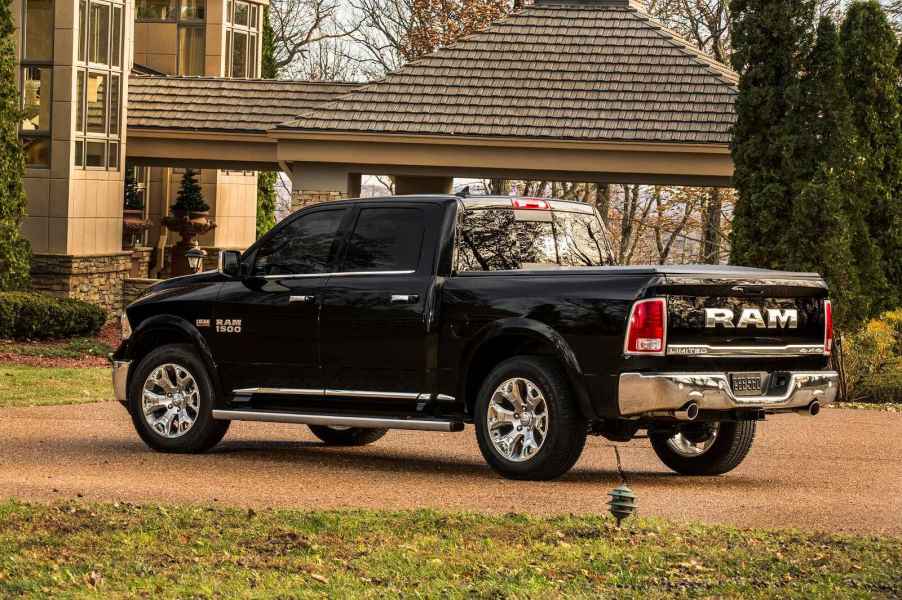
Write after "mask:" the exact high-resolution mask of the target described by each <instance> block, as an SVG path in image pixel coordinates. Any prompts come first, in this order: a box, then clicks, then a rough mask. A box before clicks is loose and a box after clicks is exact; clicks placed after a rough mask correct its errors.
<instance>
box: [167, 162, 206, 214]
mask: <svg viewBox="0 0 902 600" xmlns="http://www.w3.org/2000/svg"><path fill="white" fill-rule="evenodd" d="M172 208H173V209H174V210H187V211H189V212H206V211H208V210H210V206H209V205H208V204H207V203H206V202H204V194H203V189H202V188H201V187H200V184H199V183H198V182H197V171H195V170H194V169H185V174H184V175H182V183H181V185H180V186H179V193H178V195H177V196H176V197H175V204H173V205H172Z"/></svg>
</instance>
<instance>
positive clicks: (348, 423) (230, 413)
mask: <svg viewBox="0 0 902 600" xmlns="http://www.w3.org/2000/svg"><path fill="white" fill-rule="evenodd" d="M213 418H214V419H220V420H225V421H265V422H267V423H298V424H302V425H334V426H337V427H367V428H371V429H414V430H419V431H463V430H464V424H463V423H461V422H459V421H442V420H440V419H402V418H391V417H352V416H347V415H327V414H320V413H286V412H277V411H270V410H214V411H213Z"/></svg>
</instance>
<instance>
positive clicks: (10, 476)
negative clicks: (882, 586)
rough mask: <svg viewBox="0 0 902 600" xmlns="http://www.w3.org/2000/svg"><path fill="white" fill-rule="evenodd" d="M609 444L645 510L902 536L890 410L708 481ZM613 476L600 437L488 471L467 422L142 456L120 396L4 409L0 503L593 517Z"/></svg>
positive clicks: (261, 436) (784, 438)
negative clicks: (524, 465)
mask: <svg viewBox="0 0 902 600" xmlns="http://www.w3.org/2000/svg"><path fill="white" fill-rule="evenodd" d="M617 447H618V449H619V451H620V455H621V458H622V461H623V466H624V469H625V471H626V476H627V478H628V480H629V483H630V485H631V486H632V487H633V490H634V491H635V492H636V493H637V494H638V496H639V506H640V511H641V513H642V514H643V515H646V516H660V517H667V518H671V519H676V520H692V521H704V522H710V523H727V524H733V525H738V526H764V527H797V528H803V529H815V530H824V531H850V532H870V533H883V534H892V535H902V414H898V413H884V412H876V411H866V410H858V411H856V410H839V409H828V410H825V411H823V412H822V413H821V415H820V416H818V417H815V418H809V417H799V416H796V415H786V416H782V417H779V418H772V419H770V420H769V421H767V422H765V423H762V424H760V425H759V429H758V438H757V440H756V442H755V445H754V446H753V448H752V452H751V454H750V456H749V457H748V458H747V459H746V461H745V462H744V463H743V464H742V465H741V466H740V467H739V468H738V469H737V470H735V471H733V472H732V473H730V474H728V475H725V476H721V477H716V478H708V479H704V478H689V477H681V476H677V475H674V474H672V473H670V472H669V471H668V470H666V469H665V468H664V467H663V466H662V465H661V464H660V463H659V462H658V460H657V458H656V457H655V455H654V453H653V452H652V451H651V449H650V448H649V445H648V443H647V441H646V440H635V441H633V442H630V443H628V444H617ZM619 483H620V479H619V476H618V474H617V462H616V458H615V454H614V444H612V443H610V442H608V441H606V440H604V439H602V438H590V439H589V443H588V445H587V447H586V451H585V452H584V453H583V456H582V459H581V460H580V461H579V463H577V465H576V467H575V468H574V470H573V471H571V472H570V473H569V474H568V475H566V476H565V477H564V478H562V479H560V480H558V481H554V482H547V483H531V482H513V481H506V480H504V479H501V478H500V477H498V476H496V475H495V474H494V473H493V472H492V471H490V470H489V468H488V467H487V466H486V465H485V464H484V463H483V461H482V457H481V456H480V454H479V450H478V448H477V447H476V443H475V440H474V436H473V430H472V428H468V429H467V430H466V431H465V432H464V433H421V432H407V431H393V432H390V433H389V434H388V435H387V436H386V437H385V438H383V439H382V440H380V441H379V442H377V443H376V444H374V445H372V446H368V447H363V448H350V449H349V448H326V447H324V446H322V445H321V444H320V443H318V442H317V441H316V440H315V438H313V436H312V435H311V434H310V433H309V432H308V431H307V429H306V428H305V427H302V426H290V425H273V424H263V423H235V424H233V425H232V428H231V430H230V431H229V434H228V435H227V436H226V438H225V440H224V442H223V443H222V444H221V445H220V446H219V447H218V448H217V449H216V450H215V451H214V452H212V453H211V454H207V455H203V456H184V455H164V454H157V453H154V452H151V451H149V450H147V449H146V448H145V447H144V446H143V445H142V444H141V442H140V441H139V439H138V437H137V435H136V434H135V433H134V432H133V430H132V427H131V422H130V420H129V418H128V416H127V414H126V412H125V410H124V409H123V408H122V407H121V406H119V405H118V404H116V403H112V402H109V403H101V404H88V405H80V406H57V407H41V408H24V409H3V410H0V498H6V497H16V498H21V499H29V500H50V499H62V498H72V497H77V496H81V497H84V498H86V499H90V500H124V501H132V502H163V503H172V502H178V503H182V502H195V503H218V504H221V505H235V506H242V507H245V506H247V507H256V508H262V507H301V508H309V509H326V508H342V507H365V508H387V509H408V508H442V509H450V510H472V511H482V512H494V513H504V512H509V511H516V512H528V513H533V514H538V515H545V514H560V513H601V512H604V511H605V510H606V508H607V507H606V506H605V502H606V500H607V496H606V494H607V492H608V491H609V490H611V489H612V488H613V487H615V486H616V485H618V484H619Z"/></svg>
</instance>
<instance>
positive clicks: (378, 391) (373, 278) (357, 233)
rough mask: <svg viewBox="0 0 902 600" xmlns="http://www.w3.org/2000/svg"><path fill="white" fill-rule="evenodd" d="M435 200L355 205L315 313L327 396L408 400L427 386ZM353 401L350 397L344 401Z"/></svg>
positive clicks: (392, 403) (390, 402) (393, 402)
mask: <svg viewBox="0 0 902 600" xmlns="http://www.w3.org/2000/svg"><path fill="white" fill-rule="evenodd" d="M440 216H441V211H440V207H439V206H437V205H431V204H415V203H411V202H409V201H408V202H404V203H392V202H390V201H378V202H377V203H364V204H361V205H359V208H358V211H357V214H356V216H355V218H354V226H353V229H352V231H351V233H350V234H349V236H348V242H347V244H346V251H345V254H344V257H343V259H342V261H341V268H340V269H339V271H338V272H337V273H336V274H334V275H333V276H332V277H330V278H329V281H328V283H327V284H326V288H325V290H324V293H323V307H322V315H321V324H320V327H321V344H320V347H321V349H322V365H323V372H324V376H325V385H326V388H327V399H328V397H336V398H337V397H342V396H344V397H347V398H346V399H354V400H357V401H358V403H359V402H361V401H362V402H363V403H364V404H368V405H374V404H375V405H381V406H383V407H386V408H388V407H394V408H397V407H398V403H399V402H403V403H406V404H407V405H408V406H411V407H412V406H414V405H415V402H416V399H417V396H418V394H420V393H423V392H425V391H426V389H425V380H426V370H427V343H426V337H427V336H426V315H425V307H426V306H427V301H428V296H429V294H430V290H431V288H432V284H433V280H434V276H433V263H434V260H435V252H436V245H437V243H436V241H435V240H432V239H427V238H426V234H427V232H428V231H437V227H438V221H439V219H440ZM344 405H345V406H353V405H354V403H353V402H350V403H349V402H345V403H344Z"/></svg>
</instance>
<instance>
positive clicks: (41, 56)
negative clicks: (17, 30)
mask: <svg viewBox="0 0 902 600" xmlns="http://www.w3.org/2000/svg"><path fill="white" fill-rule="evenodd" d="M25 58H26V59H28V60H53V2H51V1H50V0H27V2H26V4H25Z"/></svg>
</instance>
